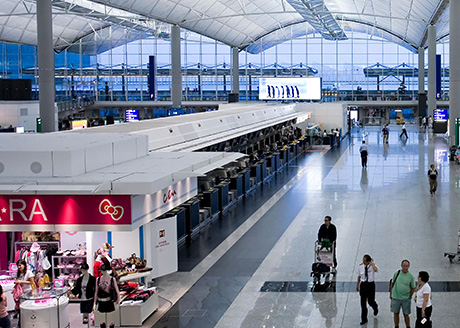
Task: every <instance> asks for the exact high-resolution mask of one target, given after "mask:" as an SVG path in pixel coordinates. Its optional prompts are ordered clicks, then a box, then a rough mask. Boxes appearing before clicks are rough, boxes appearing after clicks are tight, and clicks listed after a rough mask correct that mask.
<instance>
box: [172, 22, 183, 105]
mask: <svg viewBox="0 0 460 328" xmlns="http://www.w3.org/2000/svg"><path fill="white" fill-rule="evenodd" d="M180 56H181V50H180V27H179V26H177V25H173V26H171V78H172V86H171V87H172V89H171V98H172V106H173V107H174V108H180V107H181V106H182V70H181V64H180Z"/></svg>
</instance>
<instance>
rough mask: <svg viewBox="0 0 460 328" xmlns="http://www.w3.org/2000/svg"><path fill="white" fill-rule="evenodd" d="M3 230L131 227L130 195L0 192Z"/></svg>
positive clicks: (121, 228) (94, 229) (112, 228)
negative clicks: (19, 193) (8, 193)
mask: <svg viewBox="0 0 460 328" xmlns="http://www.w3.org/2000/svg"><path fill="white" fill-rule="evenodd" d="M0 225H1V226H2V231H21V230H25V231H41V230H49V231H66V230H73V231H81V230H87V231H97V230H131V196H129V195H121V196H118V195H117V196H112V195H97V196H94V195H91V196H86V195H77V196H75V195H73V196H67V195H0Z"/></svg>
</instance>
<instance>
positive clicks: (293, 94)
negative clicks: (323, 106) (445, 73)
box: [259, 77, 321, 100]
mask: <svg viewBox="0 0 460 328" xmlns="http://www.w3.org/2000/svg"><path fill="white" fill-rule="evenodd" d="M259 99H260V100H321V78H319V77H307V78H306V77H263V78H259Z"/></svg>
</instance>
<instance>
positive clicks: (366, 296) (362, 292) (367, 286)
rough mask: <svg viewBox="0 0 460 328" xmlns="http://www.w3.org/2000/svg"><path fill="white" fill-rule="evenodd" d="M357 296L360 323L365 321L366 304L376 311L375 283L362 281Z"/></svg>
mask: <svg viewBox="0 0 460 328" xmlns="http://www.w3.org/2000/svg"><path fill="white" fill-rule="evenodd" d="M359 296H360V297H361V321H364V322H365V321H367V304H366V303H368V304H369V306H370V307H371V308H372V309H373V310H374V311H376V310H377V309H378V305H377V303H376V302H375V283H374V282H367V281H363V282H361V284H360V285H359Z"/></svg>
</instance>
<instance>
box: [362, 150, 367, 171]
mask: <svg viewBox="0 0 460 328" xmlns="http://www.w3.org/2000/svg"><path fill="white" fill-rule="evenodd" d="M361 165H362V166H363V167H365V166H367V152H366V154H363V153H361Z"/></svg>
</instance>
